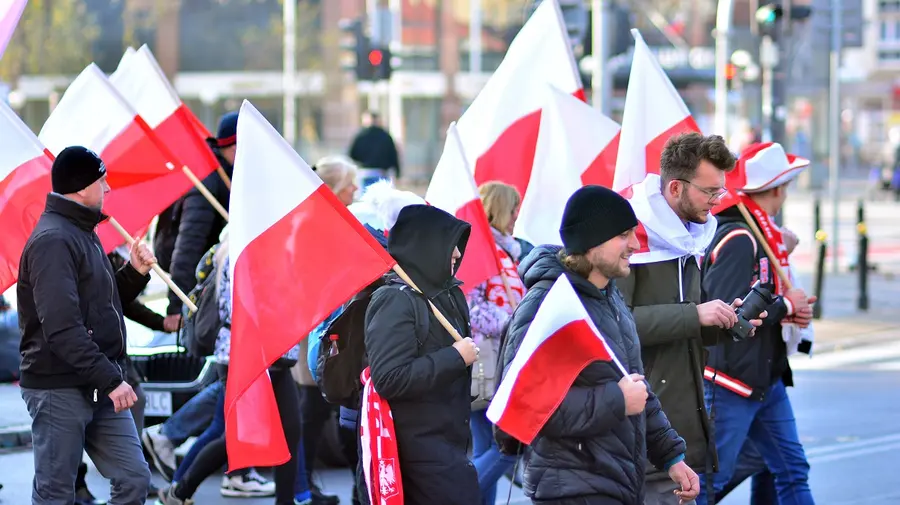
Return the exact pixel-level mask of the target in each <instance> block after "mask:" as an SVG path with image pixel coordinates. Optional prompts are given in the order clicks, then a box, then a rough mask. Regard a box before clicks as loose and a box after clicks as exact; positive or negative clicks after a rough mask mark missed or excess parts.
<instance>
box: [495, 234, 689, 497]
mask: <svg viewBox="0 0 900 505" xmlns="http://www.w3.org/2000/svg"><path fill="white" fill-rule="evenodd" d="M559 250H560V248H559V247H555V246H539V247H537V248H535V249H534V250H533V251H532V252H531V254H530V255H529V256H528V257H526V258H525V260H524V261H523V262H522V264H521V265H520V266H519V273H520V275H522V277H523V278H524V280H525V286H526V287H527V288H528V293H527V294H526V295H525V298H524V299H523V300H522V303H521V305H519V307H518V308H517V309H516V312H515V314H514V315H513V318H512V321H511V323H510V326H509V333H508V335H507V338H508V339H509V340H508V345H507V346H506V354H505V355H504V356H503V368H504V374H505V373H506V371H507V370H508V368H509V365H510V364H511V363H512V360H513V357H514V356H515V351H516V350H517V349H518V348H519V346H520V345H521V343H522V339H523V338H524V336H525V333H526V331H527V330H528V327H529V325H530V324H531V322H532V321H533V320H534V316H535V314H536V313H537V310H538V306H539V305H540V304H541V303H542V301H543V300H544V297H545V296H546V295H547V291H548V290H549V287H550V285H552V282H553V281H555V280H556V279H558V278H559V276H560V275H563V274H565V275H568V278H569V280H570V281H571V283H572V285H573V286H574V287H575V291H576V292H577V293H578V297H579V298H580V299H581V301H582V303H583V304H584V306H585V308H586V309H587V312H588V314H589V315H590V317H591V320H592V321H593V322H594V324H595V325H596V326H597V327H598V328H599V330H600V332H601V333H602V334H603V335H604V336H605V337H606V340H607V342H608V343H609V346H610V348H611V349H612V350H613V352H614V353H615V354H616V356H617V357H618V358H619V361H621V363H622V365H623V366H624V367H625V368H626V370H628V372H629V373H639V374H643V366H642V364H641V346H640V342H639V341H638V337H637V332H636V330H635V325H634V319H633V318H632V316H631V311H629V310H628V307H627V306H626V305H625V302H624V300H623V299H622V295H621V294H620V293H619V292H618V289H617V288H616V287H615V282H614V281H613V282H611V283H610V285H609V286H608V287H607V289H605V290H599V289H597V288H596V287H595V286H594V285H593V284H591V283H590V282H588V281H587V280H586V279H584V278H583V277H580V276H578V275H576V274H574V273H571V272H568V271H567V270H565V269H564V267H563V265H562V263H561V262H560V261H559V258H558V253H559ZM541 281H549V282H543V283H541V284H542V285H540V286H536V285H537V284H538V283H539V282H541ZM621 378H622V373H621V372H620V371H619V370H618V369H617V368H616V366H615V365H612V364H609V363H605V362H596V363H593V364H591V365H589V366H588V367H587V368H585V369H584V371H583V372H582V373H581V374H580V375H579V376H578V378H577V379H576V380H575V384H574V385H573V386H572V388H571V389H570V390H569V393H568V394H567V395H566V397H565V399H564V400H563V402H562V404H561V405H560V406H559V408H558V409H557V410H556V412H555V413H554V414H553V415H552V416H551V417H550V419H549V420H548V421H547V424H546V425H545V426H544V428H543V429H542V430H541V432H540V433H539V434H538V436H537V438H535V440H534V441H533V442H532V445H531V451H530V457H529V460H528V463H527V465H526V467H525V484H524V489H525V494H526V495H527V496H529V497H531V498H533V499H535V500H540V501H545V500H559V499H564V498H573V497H580V498H587V499H589V500H590V503H591V504H598V505H606V504H625V505H640V504H641V503H643V498H644V492H643V486H644V461H645V458H649V459H650V461H651V462H652V463H653V464H654V465H655V466H656V467H658V468H663V467H664V466H665V465H666V464H667V463H670V462H673V461H677V460H678V459H679V458H680V457H682V456H683V454H684V452H685V444H684V440H682V439H681V437H679V436H678V434H677V433H675V431H674V430H673V429H672V427H671V426H670V424H669V420H668V419H666V415H665V414H664V413H663V411H662V408H661V407H660V403H659V400H658V399H657V398H656V396H655V395H654V394H653V393H652V392H651V393H650V396H649V398H648V400H647V407H646V409H645V411H644V413H643V414H641V415H638V416H630V417H626V416H625V398H624V396H623V395H622V391H621V389H620V388H619V386H618V381H619V380H620V379H621Z"/></svg>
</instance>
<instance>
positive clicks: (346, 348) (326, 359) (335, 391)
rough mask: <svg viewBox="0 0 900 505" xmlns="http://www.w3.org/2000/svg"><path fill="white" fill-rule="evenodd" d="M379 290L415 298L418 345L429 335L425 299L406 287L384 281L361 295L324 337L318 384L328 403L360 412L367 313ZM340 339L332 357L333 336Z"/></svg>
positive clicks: (377, 282)
mask: <svg viewBox="0 0 900 505" xmlns="http://www.w3.org/2000/svg"><path fill="white" fill-rule="evenodd" d="M379 289H396V290H399V291H402V292H404V293H407V294H408V296H411V297H413V300H414V301H413V305H414V306H415V307H416V341H417V342H418V343H419V345H421V343H422V341H423V340H424V338H425V336H426V335H427V334H428V320H429V319H430V317H429V312H428V305H427V303H425V299H424V297H422V295H419V294H418V293H415V292H414V291H413V290H412V289H411V288H409V286H407V285H405V284H385V281H384V278H381V279H379V280H377V281H375V282H373V283H372V284H370V285H368V286H366V288H365V289H363V290H362V291H361V292H359V293H357V294H356V295H355V296H354V297H353V298H352V299H351V300H350V302H348V303H347V305H346V308H345V309H344V311H343V312H341V314H340V315H339V316H338V317H337V318H335V319H334V320H333V321H332V322H331V324H329V325H328V328H326V330H325V331H324V332H323V333H322V336H321V337H320V339H321V340H320V343H319V354H318V356H317V359H316V384H318V386H319V390H320V391H321V392H322V396H324V397H325V400H326V401H327V402H328V403H331V404H334V405H340V406H343V407H346V408H349V409H354V410H355V409H358V408H359V404H360V393H361V392H362V383H361V382H360V375H361V374H362V371H363V370H364V369H365V368H366V367H367V366H368V360H367V359H366V340H365V337H366V335H365V331H366V310H367V309H368V308H369V301H370V300H371V299H372V295H374V294H375V292H376V291H378V290H379ZM332 335H336V336H337V347H338V353H337V354H336V355H334V356H331V336H332Z"/></svg>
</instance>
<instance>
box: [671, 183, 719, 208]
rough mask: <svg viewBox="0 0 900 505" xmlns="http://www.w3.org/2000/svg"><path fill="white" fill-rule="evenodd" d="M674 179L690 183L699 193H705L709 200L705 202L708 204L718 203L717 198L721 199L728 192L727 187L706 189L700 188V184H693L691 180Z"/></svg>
mask: <svg viewBox="0 0 900 505" xmlns="http://www.w3.org/2000/svg"><path fill="white" fill-rule="evenodd" d="M675 180H676V181H681V182H683V183H685V184H690V185H691V186H693V187H694V188H695V189H697V191H700V192H701V193H704V194H705V195H707V196H708V197H709V200H708V201H707V203H710V204H715V203H718V202H719V200H721V199H722V198H723V197H724V196H725V195H727V194H728V189H727V188H715V189H707V188H701V187H700V186H698V185H696V184H694V183H693V182H691V181H689V180H687V179H675Z"/></svg>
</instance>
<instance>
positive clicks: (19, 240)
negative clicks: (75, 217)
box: [0, 102, 53, 293]
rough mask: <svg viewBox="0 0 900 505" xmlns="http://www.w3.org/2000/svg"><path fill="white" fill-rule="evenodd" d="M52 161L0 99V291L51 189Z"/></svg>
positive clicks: (10, 280)
mask: <svg viewBox="0 0 900 505" xmlns="http://www.w3.org/2000/svg"><path fill="white" fill-rule="evenodd" d="M52 165H53V158H52V156H51V155H50V153H49V152H47V150H46V149H44V146H42V145H41V143H40V141H39V140H38V139H37V137H35V136H34V133H32V132H31V129H30V128H28V126H27V125H26V124H25V123H23V122H22V120H21V119H19V116H17V115H16V113H15V112H13V110H12V109H10V108H9V106H8V105H6V104H5V103H3V102H0V229H2V230H3V240H0V293H2V292H4V291H6V290H7V288H9V287H10V286H12V285H13V284H15V282H16V279H18V277H19V259H20V258H21V256H22V249H24V248H25V242H26V241H28V237H29V236H30V235H31V232H32V231H33V230H34V225H35V223H37V220H38V218H39V217H40V216H41V213H42V212H43V211H44V205H45V203H46V201H47V193H50V189H51V185H50V167H51V166H52Z"/></svg>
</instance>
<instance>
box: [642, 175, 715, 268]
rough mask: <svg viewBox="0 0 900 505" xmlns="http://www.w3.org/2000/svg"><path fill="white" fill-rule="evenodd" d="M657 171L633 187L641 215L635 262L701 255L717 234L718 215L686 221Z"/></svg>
mask: <svg viewBox="0 0 900 505" xmlns="http://www.w3.org/2000/svg"><path fill="white" fill-rule="evenodd" d="M660 184H661V180H660V177H659V175H657V174H649V175H647V177H646V178H645V179H644V180H643V181H642V182H640V183H638V184H635V185H634V186H632V187H631V191H630V193H631V195H629V198H628V203H630V204H631V208H632V209H633V210H634V215H635V216H636V217H637V219H638V227H637V230H636V232H635V235H637V239H638V242H639V243H640V244H641V246H640V248H639V249H638V250H637V251H635V253H634V254H633V255H632V256H631V263H632V264H633V265H642V264H645V263H657V262H660V261H668V260H672V259H675V258H681V257H684V256H693V257H694V258H695V259H696V260H697V265H698V266H699V265H700V257H701V256H703V254H704V253H705V252H706V248H707V247H708V246H709V244H710V243H711V242H712V239H713V237H714V236H715V234H716V226H717V223H716V219H715V218H714V217H713V216H712V214H710V215H709V216H708V218H707V220H706V222H705V223H703V224H699V223H690V222H688V223H684V222H683V221H682V220H681V218H680V217H678V215H677V214H675V211H674V210H672V207H670V206H669V203H668V202H666V198H665V196H663V194H662V191H661V189H660Z"/></svg>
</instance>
